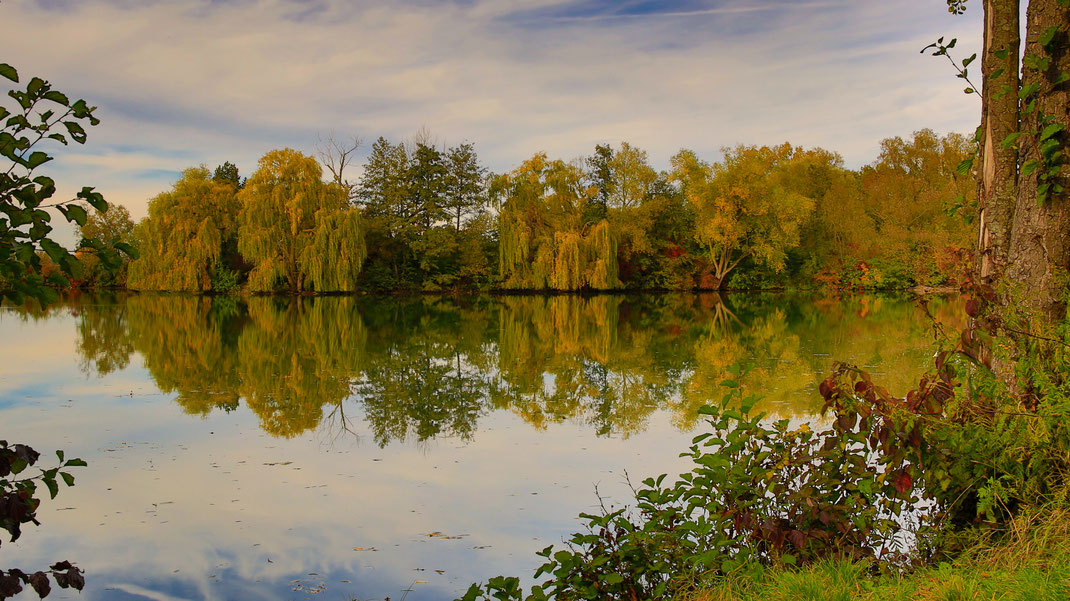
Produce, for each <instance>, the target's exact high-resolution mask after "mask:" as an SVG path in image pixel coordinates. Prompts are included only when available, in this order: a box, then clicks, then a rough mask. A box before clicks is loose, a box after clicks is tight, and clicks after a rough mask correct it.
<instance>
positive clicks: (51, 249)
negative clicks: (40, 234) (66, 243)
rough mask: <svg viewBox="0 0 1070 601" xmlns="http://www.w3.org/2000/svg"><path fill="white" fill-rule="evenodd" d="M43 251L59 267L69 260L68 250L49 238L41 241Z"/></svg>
mask: <svg viewBox="0 0 1070 601" xmlns="http://www.w3.org/2000/svg"><path fill="white" fill-rule="evenodd" d="M41 249H42V250H44V251H45V252H46V253H47V254H48V257H49V258H50V259H52V260H53V261H55V262H56V264H58V265H62V264H63V262H64V261H65V260H66V259H67V250H66V249H65V248H63V247H62V246H60V245H59V244H56V243H55V242H54V241H52V240H50V239H48V238H42V239H41Z"/></svg>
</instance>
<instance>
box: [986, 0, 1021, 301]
mask: <svg viewBox="0 0 1070 601" xmlns="http://www.w3.org/2000/svg"><path fill="white" fill-rule="evenodd" d="M1018 27H1019V23H1018V0H985V4H984V50H983V51H982V53H981V76H982V78H983V86H982V90H981V97H982V102H981V129H980V134H981V136H980V142H981V146H980V156H981V168H980V171H979V173H978V184H979V186H978V187H979V189H978V195H977V198H978V208H979V211H980V213H979V219H978V240H977V253H978V255H977V264H978V267H979V269H980V276H981V281H982V282H984V283H993V282H995V281H997V280H999V278H1000V277H1002V275H1003V272H1004V270H1005V269H1006V265H1007V256H1008V249H1009V246H1010V235H1011V224H1012V223H1013V220H1014V206H1015V195H1016V193H1017V191H1018V190H1017V184H1018V150H1017V148H1016V147H1014V146H1009V147H1007V148H1004V147H1003V146H1002V144H1001V142H1003V140H1005V139H1006V138H1007V136H1009V135H1011V134H1012V133H1014V132H1017V131H1018V121H1019V109H1018V94H1017V90H1018V54H1019V52H1018V48H1019V44H1020V40H1019V34H1018ZM997 52H1006V55H1004V57H1003V58H999V57H998V56H997V55H996V53H997ZM1004 86H1009V88H1005V87H1004Z"/></svg>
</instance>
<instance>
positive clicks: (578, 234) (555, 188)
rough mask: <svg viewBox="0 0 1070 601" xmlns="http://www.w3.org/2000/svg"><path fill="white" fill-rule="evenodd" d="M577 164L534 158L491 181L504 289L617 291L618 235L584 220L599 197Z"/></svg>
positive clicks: (603, 223)
mask: <svg viewBox="0 0 1070 601" xmlns="http://www.w3.org/2000/svg"><path fill="white" fill-rule="evenodd" d="M583 179H584V173H583V170H582V169H580V168H579V167H578V166H576V165H572V164H569V163H565V162H564V161H560V160H555V161H551V160H549V159H548V158H547V156H546V154H545V153H538V154H536V155H535V156H533V157H532V158H530V159H528V160H527V161H524V163H522V164H521V165H520V166H519V167H517V168H516V169H515V170H514V171H512V172H511V173H507V174H505V175H501V176H498V177H497V178H495V180H494V181H493V182H492V185H491V194H492V195H493V196H495V197H496V198H497V199H498V202H499V214H498V215H499V216H498V224H499V236H500V241H501V242H500V246H499V259H500V265H501V277H502V287H503V288H507V289H509V288H512V289H517V288H520V289H539V288H549V289H554V290H579V289H581V288H591V289H595V290H608V289H613V288H618V287H619V286H620V280H619V279H618V278H617V233H616V231H615V228H613V227H612V226H611V225H610V223H609V222H608V221H606V220H605V219H602V220H600V221H598V222H591V221H585V219H584V208H585V206H586V205H587V203H588V201H589V200H590V199H591V198H592V197H593V196H594V195H595V194H596V193H597V192H598V189H597V188H593V187H588V186H586V185H584V183H583Z"/></svg>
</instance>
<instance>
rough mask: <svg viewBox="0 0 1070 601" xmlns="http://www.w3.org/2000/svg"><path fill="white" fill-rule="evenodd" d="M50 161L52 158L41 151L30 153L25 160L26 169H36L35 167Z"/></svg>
mask: <svg viewBox="0 0 1070 601" xmlns="http://www.w3.org/2000/svg"><path fill="white" fill-rule="evenodd" d="M51 160H52V157H50V156H48V155H47V154H45V153H43V152H41V151H36V152H33V153H31V154H30V156H29V158H27V159H26V167H27V168H28V169H36V168H37V167H39V166H41V165H44V164H45V163H47V162H49V161H51Z"/></svg>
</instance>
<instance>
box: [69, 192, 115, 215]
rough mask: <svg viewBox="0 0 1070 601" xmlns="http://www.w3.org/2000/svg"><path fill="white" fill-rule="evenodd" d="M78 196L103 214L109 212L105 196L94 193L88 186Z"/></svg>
mask: <svg viewBox="0 0 1070 601" xmlns="http://www.w3.org/2000/svg"><path fill="white" fill-rule="evenodd" d="M77 196H78V198H81V199H82V200H84V201H86V202H88V203H89V205H90V206H92V207H93V208H94V209H96V210H98V211H100V212H101V213H107V212H108V201H106V200H104V196H103V195H102V194H101V193H100V192H94V191H93V188H91V187H89V186H86V187H84V188H82V190H81V192H79V193H78V194H77Z"/></svg>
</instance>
